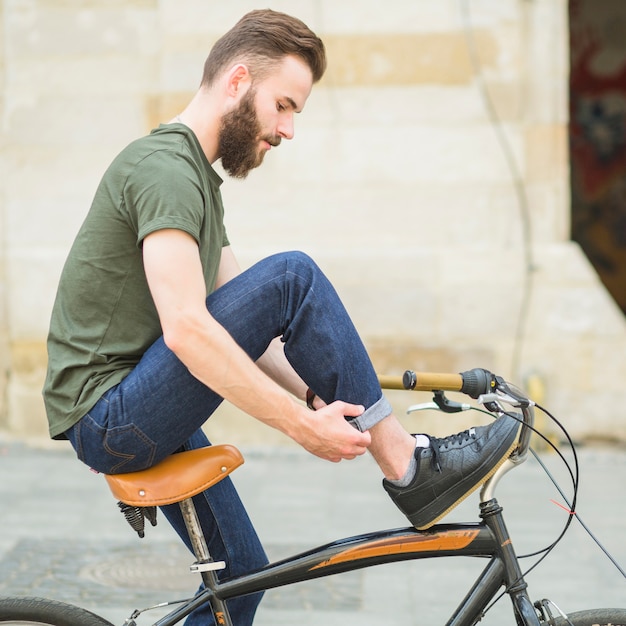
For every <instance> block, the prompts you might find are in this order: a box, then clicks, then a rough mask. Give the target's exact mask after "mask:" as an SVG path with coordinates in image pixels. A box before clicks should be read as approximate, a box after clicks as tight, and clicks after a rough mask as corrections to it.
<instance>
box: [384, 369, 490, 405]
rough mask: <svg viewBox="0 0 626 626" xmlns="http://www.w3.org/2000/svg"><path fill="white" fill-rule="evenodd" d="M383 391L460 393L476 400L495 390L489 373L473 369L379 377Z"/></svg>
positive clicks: (409, 371)
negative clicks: (449, 372) (405, 390)
mask: <svg viewBox="0 0 626 626" xmlns="http://www.w3.org/2000/svg"><path fill="white" fill-rule="evenodd" d="M378 380H379V382H380V385H381V387H383V388H384V389H407V390H414V391H460V392H461V393H464V394H467V395H468V396H470V398H474V399H477V398H478V397H479V396H481V395H482V394H485V393H490V392H491V391H493V390H494V388H495V377H494V375H493V374H492V373H491V372H488V371H487V370H484V369H481V368H474V369H472V370H468V371H467V372H462V373H461V374H436V373H428V372H420V373H418V372H413V371H412V370H407V371H406V372H404V374H403V375H402V376H379V377H378Z"/></svg>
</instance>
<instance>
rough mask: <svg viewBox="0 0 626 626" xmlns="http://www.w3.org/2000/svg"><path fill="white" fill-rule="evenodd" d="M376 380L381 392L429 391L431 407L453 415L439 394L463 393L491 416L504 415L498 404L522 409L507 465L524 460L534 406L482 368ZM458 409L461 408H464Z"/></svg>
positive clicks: (527, 399)
mask: <svg viewBox="0 0 626 626" xmlns="http://www.w3.org/2000/svg"><path fill="white" fill-rule="evenodd" d="M378 380H379V383H380V386H381V387H382V388H383V389H400V390H414V391H432V392H434V393H435V398H434V401H435V402H434V404H435V405H436V406H437V408H439V409H441V410H443V411H444V412H446V413H452V412H456V410H457V409H454V410H446V406H445V403H442V401H441V398H438V393H439V395H441V396H442V395H443V394H442V393H441V392H443V391H458V392H461V393H464V394H466V395H468V396H470V397H471V398H473V399H474V400H478V402H479V403H480V404H483V405H484V406H485V408H486V409H487V410H488V411H491V412H492V413H502V412H503V411H504V409H502V408H501V405H500V404H501V403H505V404H509V405H510V406H513V407H518V408H519V409H521V416H520V417H521V420H520V421H521V422H522V423H523V428H522V431H521V433H520V436H519V440H518V447H517V449H516V450H515V452H514V453H513V454H512V455H511V457H510V459H509V461H510V462H511V463H510V464H518V463H521V462H523V460H524V459H525V457H526V453H527V451H528V448H529V445H530V435H531V431H532V429H533V423H534V411H533V407H534V405H535V403H534V402H533V401H532V400H530V399H529V398H528V397H526V395H525V394H523V393H522V392H521V391H519V390H518V389H516V388H515V387H514V386H512V385H509V384H508V383H507V382H506V381H505V380H504V379H502V378H501V377H500V376H495V375H494V374H492V373H491V372H489V371H487V370H485V369H482V368H474V369H472V370H468V371H466V372H461V373H460V374H437V373H428V372H427V373H424V372H421V373H418V372H414V371H412V370H407V371H406V372H404V374H403V375H402V376H379V377H378ZM442 405H443V406H442ZM458 406H460V407H463V405H458ZM460 410H463V408H461V409H460ZM490 482H491V481H490ZM495 483H497V480H495V481H493V485H494V486H495Z"/></svg>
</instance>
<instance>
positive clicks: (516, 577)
mask: <svg viewBox="0 0 626 626" xmlns="http://www.w3.org/2000/svg"><path fill="white" fill-rule="evenodd" d="M480 517H481V518H482V519H483V521H484V522H485V525H486V526H487V527H488V528H489V530H491V532H492V533H493V536H494V538H495V540H496V544H497V546H498V547H499V548H498V554H497V555H496V556H494V557H493V558H492V559H491V561H490V562H489V564H488V565H487V567H486V568H485V570H484V571H483V573H482V574H481V576H480V577H479V578H478V580H477V582H476V583H475V584H474V586H473V587H472V589H471V590H470V591H469V593H468V594H467V596H466V597H465V599H464V600H463V602H462V603H461V604H460V606H459V608H458V609H457V611H456V613H455V614H454V615H453V617H452V619H451V620H450V621H449V622H448V626H457V625H459V626H460V625H461V624H475V623H476V619H477V617H476V616H477V610H476V609H477V607H479V608H480V611H479V613H480V616H479V619H480V617H482V611H483V610H484V608H485V607H486V606H487V604H488V602H489V601H490V600H491V599H492V598H493V597H494V596H495V594H496V593H497V590H498V589H499V588H500V587H501V586H502V584H503V583H504V585H505V587H506V592H507V593H508V594H509V596H510V598H511V602H512V603H513V607H514V609H515V617H516V621H517V624H518V626H541V623H540V621H539V618H538V616H537V613H536V611H535V609H534V607H533V603H532V601H531V599H530V597H529V595H528V591H527V588H528V585H527V583H526V581H525V580H524V575H523V574H522V571H521V568H520V566H519V562H518V560H517V556H516V555H515V550H514V548H513V543H512V541H511V538H510V536H509V532H508V530H507V528H506V524H505V523H504V517H503V515H502V507H501V506H500V505H499V504H498V501H497V500H496V499H495V498H491V499H490V500H487V501H484V502H481V503H480ZM472 620H474V621H472Z"/></svg>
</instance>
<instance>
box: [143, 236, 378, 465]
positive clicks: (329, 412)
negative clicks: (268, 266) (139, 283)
mask: <svg viewBox="0 0 626 626" xmlns="http://www.w3.org/2000/svg"><path fill="white" fill-rule="evenodd" d="M143 256H144V267H145V271H146V276H147V280H148V284H149V286H150V291H151V293H152V297H153V299H154V302H155V305H156V308H157V311H158V313H159V319H160V321H161V327H162V330H163V338H164V340H165V343H166V345H167V346H168V347H169V348H170V349H171V350H172V351H173V352H174V353H175V354H176V356H177V357H178V358H179V359H180V360H181V361H182V362H183V363H184V364H185V366H186V367H187V368H188V369H189V371H190V372H191V374H192V375H194V376H195V377H196V378H198V380H200V381H202V382H203V383H204V384H205V385H207V386H208V387H210V388H211V389H213V390H214V391H215V392H216V393H218V394H219V395H221V396H222V397H223V398H225V399H226V400H229V401H230V402H232V403H233V404H234V405H235V406H237V407H239V408H240V409H242V410H243V411H245V412H246V413H248V414H249V415H251V416H253V417H255V418H257V419H259V420H260V421H262V422H263V423H265V424H267V425H269V426H272V427H274V428H276V429H278V430H280V431H281V432H283V433H285V434H286V435H288V436H289V437H291V438H292V439H294V440H295V441H297V442H298V443H300V444H301V445H302V446H303V447H304V448H306V449H307V450H309V452H311V453H313V454H315V455H317V456H320V457H322V458H325V459H328V460H330V461H339V460H341V459H344V458H345V459H348V458H354V457H355V456H357V455H360V454H363V453H364V452H365V450H366V449H367V446H368V445H369V444H370V442H371V438H370V436H369V433H360V432H358V431H357V430H356V429H354V428H352V427H351V426H350V425H349V424H348V423H347V422H346V421H345V419H344V416H348V417H352V416H356V415H359V414H360V413H361V412H362V411H363V407H358V406H355V405H351V404H347V403H344V402H334V403H332V404H331V405H329V406H327V407H324V408H323V409H321V410H319V411H315V412H311V411H308V410H307V409H306V408H305V407H303V406H302V405H301V404H299V403H298V402H296V401H295V400H294V399H293V398H292V397H291V396H290V395H289V394H288V393H286V392H285V390H284V389H282V387H281V386H280V385H279V384H277V383H276V382H275V381H273V380H272V379H271V378H270V377H269V376H267V375H266V374H265V373H264V372H263V371H262V370H261V368H260V367H258V366H257V365H256V364H255V363H254V362H253V361H252V360H251V359H250V358H249V357H248V355H247V354H246V353H245V352H244V351H243V350H242V349H241V348H240V346H238V345H237V343H236V342H235V341H234V340H233V339H232V337H231V336H230V335H229V334H228V332H227V331H226V330H225V329H224V328H223V327H222V326H221V325H220V324H219V323H218V322H217V321H216V320H215V319H214V318H213V317H212V316H211V315H210V314H209V312H208V310H207V308H206V304H205V298H206V289H205V285H204V277H203V274H202V266H201V262H200V258H199V253H198V246H197V243H196V241H195V240H194V239H193V238H192V237H191V236H190V235H188V234H186V233H184V232H183V231H179V230H161V231H157V232H155V233H152V234H150V235H148V237H146V238H145V240H144V244H143ZM226 262H227V261H225V263H226ZM224 267H226V266H224ZM220 269H222V266H220ZM231 271H232V268H231ZM226 274H227V271H226V270H225V269H224V273H223V274H222V275H221V276H220V277H218V280H222V279H223V278H224V276H225V275H226Z"/></svg>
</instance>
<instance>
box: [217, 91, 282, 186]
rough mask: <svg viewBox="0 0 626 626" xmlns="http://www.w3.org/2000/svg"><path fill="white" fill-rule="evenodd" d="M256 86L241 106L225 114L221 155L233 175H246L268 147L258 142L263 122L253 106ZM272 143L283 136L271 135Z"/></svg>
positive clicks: (225, 166)
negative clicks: (263, 146)
mask: <svg viewBox="0 0 626 626" xmlns="http://www.w3.org/2000/svg"><path fill="white" fill-rule="evenodd" d="M254 95H255V91H254V89H252V88H251V89H249V90H248V92H247V93H246V94H245V95H244V96H243V98H242V99H241V102H240V103H239V106H238V107H237V108H236V109H233V110H232V111H229V112H228V113H226V114H225V115H224V116H223V117H222V125H221V128H220V134H219V155H220V158H221V161H222V167H223V168H224V171H225V172H226V173H227V174H228V175H229V176H232V177H233V178H245V177H246V176H247V175H248V173H249V172H250V170H252V169H254V168H255V167H258V166H259V165H261V163H262V162H263V157H264V156H265V150H262V149H261V148H260V145H259V141H260V139H261V124H259V120H258V118H257V114H256V109H255V107H254ZM265 141H267V142H268V143H270V144H271V145H273V146H277V145H278V144H279V143H280V137H268V138H265Z"/></svg>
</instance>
